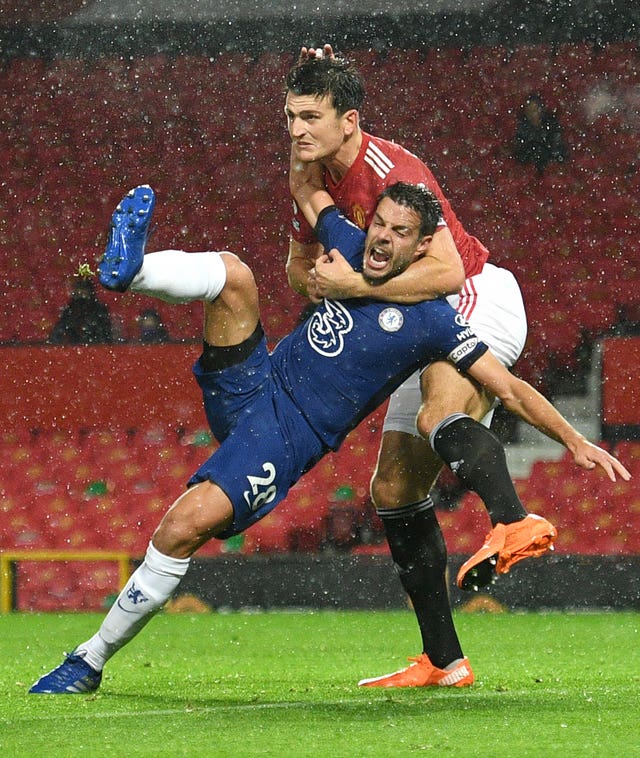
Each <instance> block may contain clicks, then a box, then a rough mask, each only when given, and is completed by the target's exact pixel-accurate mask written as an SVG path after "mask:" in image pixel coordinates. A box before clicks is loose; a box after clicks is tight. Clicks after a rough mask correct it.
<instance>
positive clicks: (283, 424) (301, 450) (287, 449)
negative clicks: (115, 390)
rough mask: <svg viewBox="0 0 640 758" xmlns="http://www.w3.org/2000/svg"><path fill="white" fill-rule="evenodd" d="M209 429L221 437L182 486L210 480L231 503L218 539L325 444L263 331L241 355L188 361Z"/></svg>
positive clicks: (248, 519)
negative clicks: (208, 362) (280, 372)
mask: <svg viewBox="0 0 640 758" xmlns="http://www.w3.org/2000/svg"><path fill="white" fill-rule="evenodd" d="M193 373H194V375H195V377H196V380H197V382H198V384H199V385H200V389H201V390H202V395H203V401H204V408H205V413H206V415H207V420H208V422H209V426H210V427H211V431H212V432H213V434H214V435H215V437H216V439H217V440H218V441H219V442H221V445H220V447H219V448H218V449H217V450H216V452H215V453H214V454H213V455H212V456H211V457H210V458H209V459H208V460H207V461H205V463H203V465H202V466H201V467H200V468H199V469H198V471H196V473H195V474H194V475H193V476H192V477H191V479H190V480H189V486H191V485H193V484H197V483H198V482H203V481H206V480H209V481H211V482H214V483H215V484H217V485H218V486H219V487H220V488H221V489H222V490H224V492H225V494H226V495H227V497H228V498H229V499H230V500H231V503H232V505H233V513H234V515H233V524H232V525H231V526H230V527H229V528H228V529H226V530H225V531H224V532H221V533H220V534H218V535H217V537H218V539H227V538H228V537H230V536H232V535H234V534H238V533H239V532H243V531H244V530H245V529H247V528H248V527H249V526H251V524H254V523H255V522H256V521H259V520H260V519H261V518H264V517H265V516H266V515H267V514H268V513H270V512H271V511H272V510H273V509H274V508H275V507H276V505H278V503H279V502H281V501H282V500H283V499H284V498H285V497H286V495H287V493H288V492H289V489H290V488H291V487H292V486H293V485H294V484H295V483H296V482H297V481H298V479H300V477H301V476H302V475H303V474H304V473H305V472H307V471H308V470H309V469H310V468H311V467H312V466H313V465H315V463H317V461H318V460H319V459H320V458H322V456H323V455H324V454H325V453H326V452H327V448H326V446H325V445H324V444H323V442H322V441H321V440H320V438H319V437H318V436H317V434H316V433H315V432H314V431H313V429H312V428H311V427H310V426H309V424H308V423H307V421H306V419H305V418H304V416H303V415H302V414H301V413H300V411H299V409H298V408H297V407H296V406H295V405H294V404H293V403H292V402H291V399H290V398H289V395H288V394H287V393H286V392H284V391H283V389H282V387H281V386H280V384H279V383H278V382H277V381H276V379H275V375H274V373H273V371H272V366H271V359H270V356H269V353H268V351H267V346H266V341H265V340H264V339H263V340H262V341H261V342H260V344H259V345H258V346H257V347H256V349H255V350H254V351H253V352H252V353H251V355H250V356H249V357H248V358H247V359H246V360H244V361H242V362H241V363H238V364H235V365H233V366H230V367H228V368H224V369H222V370H220V371H211V372H205V371H204V370H203V369H202V366H201V364H200V361H197V362H196V364H195V365H194V367H193Z"/></svg>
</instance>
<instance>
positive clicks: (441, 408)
mask: <svg viewBox="0 0 640 758" xmlns="http://www.w3.org/2000/svg"><path fill="white" fill-rule="evenodd" d="M420 386H421V392H422V405H421V407H420V411H419V414H418V422H417V423H418V430H419V432H420V434H421V435H423V436H426V437H428V436H429V434H430V433H431V431H432V430H433V429H434V428H435V427H436V426H437V425H438V424H439V423H440V422H441V421H442V420H443V419H445V418H447V416H451V415H452V414H454V413H466V414H467V415H468V416H471V417H472V418H474V419H476V420H477V421H480V420H481V419H482V418H483V417H484V416H486V414H487V413H488V412H489V411H490V410H491V408H492V407H493V403H494V399H495V398H494V397H493V395H491V394H490V393H487V392H486V391H485V390H484V389H483V388H482V387H481V386H480V385H479V384H478V383H477V382H475V381H474V380H473V379H471V378H470V377H468V376H466V375H465V374H461V373H460V372H459V371H458V370H457V369H456V368H455V366H453V365H452V364H451V363H448V362H447V361H437V362H436V363H432V364H431V365H429V366H428V367H427V368H426V369H425V370H424V371H423V372H422V375H421V381H420Z"/></svg>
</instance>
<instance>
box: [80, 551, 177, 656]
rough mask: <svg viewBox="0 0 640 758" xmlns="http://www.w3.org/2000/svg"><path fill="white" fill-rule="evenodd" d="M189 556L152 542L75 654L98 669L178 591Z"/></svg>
mask: <svg viewBox="0 0 640 758" xmlns="http://www.w3.org/2000/svg"><path fill="white" fill-rule="evenodd" d="M190 560H191V559H190V558H171V557H170V556H168V555H163V554H162V553H161V552H160V551H159V550H156V548H155V547H154V546H153V545H152V544H151V543H149V547H148V548H147V553H146V555H145V558H144V561H143V563H142V564H141V565H140V566H139V567H138V569H136V571H134V573H133V574H132V575H131V576H130V577H129V581H128V582H127V584H126V585H125V587H124V589H123V590H122V591H121V592H120V594H119V595H118V598H117V599H116V602H115V603H114V604H113V606H112V607H111V609H110V610H109V613H107V615H106V616H105V618H104V621H103V622H102V625H101V626H100V629H99V630H98V632H97V633H96V634H94V635H93V637H91V639H89V640H87V641H86V642H84V643H82V644H81V645H78V647H77V648H76V649H75V651H74V652H75V653H78V654H79V655H82V656H83V657H84V659H85V661H86V662H87V663H88V664H89V665H90V666H91V668H94V669H95V670H96V671H102V668H103V666H104V664H105V663H106V662H107V661H108V660H109V658H111V656H112V655H114V654H115V653H116V652H117V651H118V650H120V648H121V647H123V646H124V645H126V643H127V642H129V640H131V639H133V637H135V636H136V634H138V632H139V631H140V630H141V629H142V628H143V627H144V626H145V625H146V624H147V622H148V621H150V620H151V619H152V618H153V616H154V615H155V614H156V613H157V612H158V611H159V610H160V609H161V608H162V606H163V605H164V604H165V603H166V602H167V600H169V598H170V597H171V595H173V593H174V592H175V590H176V589H177V587H178V585H179V584H180V581H181V580H182V577H183V576H184V575H185V574H186V572H187V569H188V568H189V562H190Z"/></svg>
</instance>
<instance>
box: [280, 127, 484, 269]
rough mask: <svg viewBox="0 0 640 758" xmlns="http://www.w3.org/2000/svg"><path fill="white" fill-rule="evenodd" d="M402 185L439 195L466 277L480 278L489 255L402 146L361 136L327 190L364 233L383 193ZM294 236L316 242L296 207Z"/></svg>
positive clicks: (428, 173) (428, 174)
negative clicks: (339, 175)
mask: <svg viewBox="0 0 640 758" xmlns="http://www.w3.org/2000/svg"><path fill="white" fill-rule="evenodd" d="M400 181H402V182H408V183H410V184H423V185H425V187H427V188H428V189H430V190H431V191H432V192H433V193H434V194H435V195H436V197H437V198H438V200H439V201H440V203H441V205H442V215H443V216H444V220H445V221H446V223H447V226H448V227H449V230H450V231H451V234H452V236H453V239H454V241H455V243H456V247H457V248H458V253H459V254H460V257H461V258H462V263H463V265H464V270H465V275H466V277H467V278H469V277H470V276H475V275H476V274H479V273H480V271H482V267H483V266H484V264H485V263H486V261H487V259H488V257H489V251H488V250H487V248H486V247H485V246H484V245H483V244H482V242H480V240H479V239H477V238H476V237H473V236H472V235H471V234H468V233H467V232H466V230H465V228H464V227H463V226H462V224H461V223H460V221H459V220H458V217H457V216H456V214H455V213H454V212H453V210H452V208H451V205H450V203H449V201H448V200H447V199H446V197H445V196H444V194H443V193H442V190H441V189H440V186H439V185H438V182H437V181H436V179H435V177H434V175H433V174H432V173H431V171H429V169H428V168H427V167H426V166H425V165H424V163H423V162H422V161H421V160H420V159H419V158H418V157H417V156H415V155H413V153H410V152H409V151H408V150H406V149H405V148H404V147H402V146H401V145H397V144H396V143H395V142H389V141H388V140H384V139H380V137H374V136H373V135H371V134H366V133H365V132H362V146H361V148H360V152H359V153H358V157H357V158H356V159H355V161H354V162H353V165H352V166H350V168H349V170H348V171H347V173H346V174H345V175H344V177H343V178H342V179H341V180H340V181H339V182H338V183H337V184H336V183H335V182H333V181H332V179H331V176H330V175H329V172H325V183H326V186H327V190H328V192H329V194H330V195H331V197H332V198H333V200H334V202H335V204H336V206H337V207H338V208H339V209H340V211H342V213H344V214H345V215H346V216H347V217H348V218H349V219H351V221H353V222H354V224H357V225H358V226H359V227H360V228H361V229H367V228H368V227H369V224H370V223H371V220H372V218H373V213H374V211H375V208H376V204H377V201H378V196H379V195H380V193H381V192H382V191H383V190H384V189H385V188H386V187H388V186H389V185H391V184H394V183H395V182H400ZM291 233H292V235H293V238H294V239H295V240H297V241H298V242H301V243H303V244H309V243H311V242H315V241H316V238H315V236H314V234H313V230H312V229H311V227H310V226H309V224H308V223H307V222H306V220H305V218H304V216H303V215H302V213H300V211H299V210H298V208H297V206H296V205H295V203H294V216H293V221H292V230H291Z"/></svg>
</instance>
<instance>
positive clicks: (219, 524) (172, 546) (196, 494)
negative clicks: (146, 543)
mask: <svg viewBox="0 0 640 758" xmlns="http://www.w3.org/2000/svg"><path fill="white" fill-rule="evenodd" d="M232 521H233V507H232V505H231V501H230V500H229V498H228V497H227V495H226V494H225V493H224V492H223V490H222V489H221V488H220V487H219V486H218V485H217V484H214V483H213V482H209V481H204V482H200V483H199V484H196V485H194V486H193V487H190V488H189V489H188V490H187V491H186V492H185V493H184V494H183V495H181V496H180V497H179V498H178V499H177V500H176V501H175V503H174V504H173V505H172V506H171V508H170V509H169V510H168V511H167V513H166V514H165V515H164V517H163V519H162V521H161V522H160V524H159V526H158V528H157V529H156V531H155V533H154V535H153V544H154V545H155V547H156V548H157V549H158V550H159V551H160V552H161V553H164V554H165V555H170V556H172V557H174V558H187V557H189V556H190V555H192V554H193V553H194V552H195V551H196V550H197V549H198V548H199V547H200V546H201V545H204V543H205V542H207V541H208V540H209V539H211V538H212V537H215V535H216V534H219V533H220V532H222V531H223V530H224V529H226V528H227V527H228V526H229V524H230V523H231V522H232Z"/></svg>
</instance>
